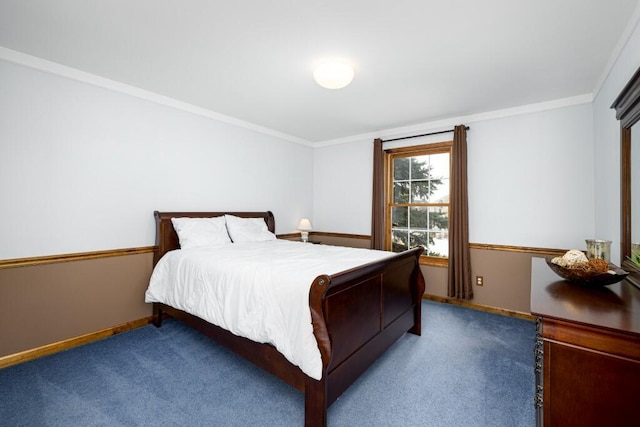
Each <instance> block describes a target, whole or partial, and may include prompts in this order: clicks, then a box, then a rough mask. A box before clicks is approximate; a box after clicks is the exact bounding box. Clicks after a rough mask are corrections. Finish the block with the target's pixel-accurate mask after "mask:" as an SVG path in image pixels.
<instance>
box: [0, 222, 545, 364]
mask: <svg viewBox="0 0 640 427" xmlns="http://www.w3.org/2000/svg"><path fill="white" fill-rule="evenodd" d="M284 237H285V238H286V237H290V238H291V239H297V238H299V237H298V236H297V235H292V236H284ZM366 237H367V236H365V237H363V236H358V235H343V234H334V233H312V234H311V236H310V240H311V241H316V242H320V243H323V244H331V245H340V246H352V247H364V248H368V247H369V242H370V240H369V239H368V238H366ZM476 246H478V245H476ZM532 256H540V255H539V254H538V255H536V254H535V249H534V250H532V251H528V249H527V248H523V249H522V250H503V249H495V248H493V247H486V248H475V249H472V250H471V267H472V275H473V278H474V282H475V276H476V275H480V276H483V278H484V286H483V287H477V286H475V285H474V294H475V297H474V299H473V300H471V301H469V302H470V303H471V304H477V305H482V306H488V307H494V308H497V309H503V310H507V311H516V312H522V313H529V311H530V307H529V294H530V276H531V257H532ZM152 259H153V254H152V253H151V252H146V253H134V254H126V255H122V256H110V257H106V258H93V259H83V260H75V261H69V262H58V263H51V264H41V265H40V264H36V265H25V266H19V267H11V268H0V357H2V356H6V355H10V354H15V353H18V352H21V351H24V350H31V349H34V348H37V347H41V346H45V345H49V344H52V343H56V342H59V341H63V340H66V339H69V338H74V337H78V336H80V335H84V334H88V333H92V332H95V331H99V330H103V329H106V328H112V327H115V326H118V325H122V324H124V323H127V322H131V321H135V320H140V319H142V318H145V317H147V316H150V315H151V306H150V305H149V304H145V303H144V292H145V290H146V288H147V284H148V281H149V277H150V275H151V271H152ZM422 270H423V273H424V276H425V282H426V292H425V293H426V294H427V295H430V296H434V297H441V298H446V296H447V268H446V267H434V266H428V265H424V266H422Z"/></svg>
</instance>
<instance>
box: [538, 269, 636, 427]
mask: <svg viewBox="0 0 640 427" xmlns="http://www.w3.org/2000/svg"><path fill="white" fill-rule="evenodd" d="M531 314H533V315H534V316H537V318H538V325H537V326H538V333H537V339H536V349H535V352H536V366H535V370H536V402H535V405H536V408H537V424H538V425H544V426H557V427H570V426H580V427H585V426H605V427H609V426H611V427H614V426H615V427H620V426H639V425H640V289H638V288H636V287H634V286H633V285H632V284H630V283H629V282H627V281H626V280H623V281H622V282H620V283H616V284H613V285H610V286H604V287H600V288H585V287H581V286H578V285H575V284H571V283H569V282H567V281H564V280H562V279H561V278H560V277H558V276H557V275H556V274H555V273H554V272H553V271H551V269H550V268H549V266H548V265H547V264H546V262H545V260H544V258H533V259H532V264H531Z"/></svg>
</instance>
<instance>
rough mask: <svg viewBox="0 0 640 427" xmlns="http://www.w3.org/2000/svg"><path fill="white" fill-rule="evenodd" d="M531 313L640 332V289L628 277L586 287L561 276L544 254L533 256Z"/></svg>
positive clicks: (627, 331) (622, 330) (635, 332)
mask: <svg viewBox="0 0 640 427" xmlns="http://www.w3.org/2000/svg"><path fill="white" fill-rule="evenodd" d="M531 314H533V315H534V316H538V317H552V318H555V319H560V320H568V321H572V322H577V323H582V324H585V325H591V326H596V327H601V328H607V329H612V330H616V331H620V332H626V333H633V334H640V289H638V288H636V287H635V286H633V285H632V284H631V283H629V282H628V281H626V280H623V281H621V282H618V283H614V284H613V285H609V286H601V287H583V286H580V285H577V284H573V283H570V282H568V281H566V280H564V279H562V278H560V277H559V276H558V275H556V274H555V273H554V272H553V271H552V270H551V268H550V267H549V266H548V265H547V263H546V261H545V259H544V258H532V259H531Z"/></svg>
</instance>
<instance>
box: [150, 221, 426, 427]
mask: <svg viewBox="0 0 640 427" xmlns="http://www.w3.org/2000/svg"><path fill="white" fill-rule="evenodd" d="M225 214H226V215H233V216H235V217H241V218H261V219H263V220H264V222H265V224H266V226H267V229H268V230H269V231H270V232H271V233H274V232H275V219H274V216H273V214H272V213H271V212H158V211H156V212H154V216H155V220H156V247H155V252H154V260H153V262H154V267H155V266H156V265H157V264H158V261H159V260H160V259H161V258H162V257H163V256H164V255H165V254H167V253H168V252H169V251H173V250H174V249H179V248H180V244H179V239H178V235H177V233H176V230H175V229H174V225H173V223H172V221H171V219H172V218H215V217H220V216H224V215H225ZM306 245H309V244H306ZM314 246H315V245H314ZM421 253H422V248H420V247H418V248H414V249H411V250H408V251H405V252H403V253H400V254H394V255H391V256H387V257H386V258H384V259H382V260H378V261H373V262H368V263H365V264H363V265H360V266H358V267H355V268H350V269H348V270H345V271H341V272H339V273H334V274H331V275H328V274H319V275H317V276H315V278H314V279H313V280H312V282H311V285H310V290H309V295H308V305H309V312H310V315H311V317H310V318H311V324H312V333H313V336H314V337H315V342H316V343H317V347H318V350H319V354H320V358H321V360H320V363H321V374H320V376H319V379H314V378H312V377H311V376H309V375H307V374H305V372H303V370H302V369H301V368H300V367H298V366H296V365H295V364H293V363H291V362H290V361H289V360H288V359H287V358H286V357H285V356H283V354H282V353H280V352H279V351H278V350H277V349H276V348H275V347H274V346H273V345H271V344H265V343H260V342H255V341H252V340H250V339H247V338H244V337H241V336H238V335H235V334H233V333H231V332H229V331H227V330H226V329H223V328H222V327H219V326H216V325H214V324H212V323H209V322H207V321H205V320H203V319H202V318H201V317H198V316H196V315H194V314H190V313H188V312H186V311H183V310H181V309H178V308H175V307H172V306H171V305H169V304H164V303H160V302H154V303H153V324H154V325H155V326H157V327H160V326H161V323H162V320H163V318H165V317H167V316H171V317H173V318H176V319H178V320H180V321H182V322H184V323H185V324H187V325H189V326H190V327H193V328H195V329H196V330H198V331H200V332H201V333H203V334H205V335H207V336H208V337H210V338H212V339H213V340H215V341H216V342H218V343H219V344H221V345H223V346H225V347H227V348H228V349H230V350H232V351H234V352H236V353H237V354H239V355H240V356H242V357H244V358H245V359H247V360H249V361H251V362H252V363H254V364H255V365H257V366H259V367H261V368H263V369H265V370H266V371H268V372H270V373H271V374H273V375H275V376H276V377H278V378H280V379H282V380H284V381H285V382H287V383H289V384H290V385H292V386H294V387H295V388H297V389H298V390H300V391H301V392H303V393H304V396H305V425H306V426H326V424H327V409H328V407H329V405H331V403H333V402H334V401H335V400H336V399H337V398H338V397H339V396H340V395H341V394H342V393H343V392H344V391H345V390H346V389H347V388H348V387H349V385H351V384H352V383H353V382H354V381H355V380H356V379H357V378H358V377H359V376H360V375H361V374H362V373H363V372H364V371H365V370H366V369H367V368H368V367H369V366H370V365H371V364H372V363H373V362H374V361H375V360H376V359H377V358H378V357H379V356H380V355H381V354H382V353H384V351H385V350H386V349H388V348H389V347H390V346H391V345H393V343H394V342H395V341H396V340H398V338H400V337H401V336H402V335H403V334H404V333H406V332H410V333H412V334H416V335H420V333H421V307H422V304H421V301H422V295H423V293H424V287H425V285H424V279H423V276H422V273H421V272H420V266H419V258H420V255H421ZM305 296H306V288H305Z"/></svg>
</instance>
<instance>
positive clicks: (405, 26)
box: [0, 0, 638, 144]
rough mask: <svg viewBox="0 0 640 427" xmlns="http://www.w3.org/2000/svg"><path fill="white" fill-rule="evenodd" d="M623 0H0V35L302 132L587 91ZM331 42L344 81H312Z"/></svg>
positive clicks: (343, 131) (12, 43)
mask: <svg viewBox="0 0 640 427" xmlns="http://www.w3.org/2000/svg"><path fill="white" fill-rule="evenodd" d="M637 9H638V0H588V1H585V0H535V1H532V0H484V1H477V0H386V1H384V0H316V1H301V0H268V1H266V0H236V1H229V0H227V1H223V0H110V1H104V0H56V1H51V0H0V46H2V47H5V48H8V49H11V50H15V51H18V52H22V53H25V54H28V55H32V56H35V57H38V58H42V59H45V60H48V61H52V62H55V63H59V64H63V65H66V66H68V67H72V68H75V69H77V70H81V71H84V72H88V73H92V74H95V75H97V76H101V77H105V78H108V79H111V80H115V81H117V82H121V83H125V84H128V85H132V86H135V87H137V88H141V89H144V90H147V91H151V92H153V93H156V94H159V95H163V96H166V97H169V98H173V99H175V100H178V101H182V102H185V103H188V104H191V105H193V106H195V107H200V108H204V109H206V110H209V111H212V112H214V113H218V114H222V115H225V116H230V117H232V118H235V119H239V120H241V121H244V122H248V123H251V124H255V125H258V126H261V127H264V128H267V129H270V130H274V131H276V132H279V133H283V134H286V135H288V136H290V137H291V139H292V140H297V141H302V142H308V143H311V144H314V143H318V142H326V141H330V140H336V139H345V138H346V139H348V138H350V137H353V136H356V135H361V134H369V133H374V132H377V131H382V130H385V129H393V128H398V127H405V126H412V125H416V124H420V123H428V122H433V121H437V120H443V119H447V118H454V117H461V116H467V115H472V114H478V113H483V112H489V111H496V110H501V109H506V108H513V107H519V106H523V105H528V104H533V103H539V102H546V101H553V100H558V99H562V98H569V97H576V96H581V95H585V94H592V93H594V91H596V90H597V89H598V86H599V84H600V82H601V81H602V79H603V77H604V75H605V74H606V72H607V70H608V67H609V66H610V65H611V60H612V58H613V55H614V54H615V53H616V49H619V48H620V47H621V45H620V43H623V42H624V41H625V40H624V37H625V30H626V32H627V33H628V32H629V28H630V27H629V26H630V25H634V24H635V22H633V21H634V20H635V21H637V16H638V10H637ZM327 58H340V59H343V60H345V61H347V62H349V63H350V64H351V65H352V66H353V67H354V68H355V78H354V80H353V82H352V83H351V85H349V86H347V87H346V88H344V89H340V90H329V89H324V88H322V87H320V86H318V85H317V84H316V83H315V82H314V81H313V78H312V74H313V69H314V66H315V65H316V64H318V63H319V62H321V61H322V60H324V59H327Z"/></svg>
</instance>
